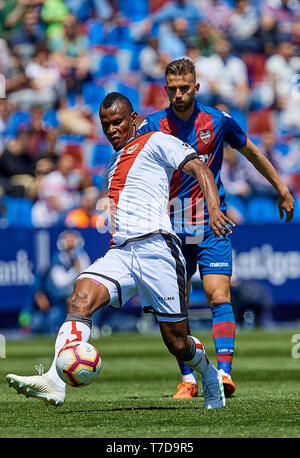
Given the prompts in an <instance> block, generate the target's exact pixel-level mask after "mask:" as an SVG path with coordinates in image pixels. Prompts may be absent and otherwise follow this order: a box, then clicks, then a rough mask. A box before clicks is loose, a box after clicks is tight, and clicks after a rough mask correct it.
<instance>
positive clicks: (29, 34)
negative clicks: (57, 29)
mask: <svg viewBox="0 0 300 458" xmlns="http://www.w3.org/2000/svg"><path fill="white" fill-rule="evenodd" d="M45 37H46V35H45V31H44V28H43V27H42V26H41V25H40V23H39V14H38V12H37V10H31V9H29V10H26V11H25V13H24V15H23V21H22V26H21V28H20V30H19V31H17V32H15V33H14V34H13V35H12V37H11V39H10V42H9V43H10V46H11V48H12V49H13V50H14V52H15V53H17V54H18V55H19V56H21V58H22V60H23V61H25V60H27V59H28V58H30V57H32V56H33V55H34V54H35V48H36V47H37V46H38V45H39V44H40V43H43V42H44V40H45Z"/></svg>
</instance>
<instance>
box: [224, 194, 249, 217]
mask: <svg viewBox="0 0 300 458" xmlns="http://www.w3.org/2000/svg"><path fill="white" fill-rule="evenodd" d="M226 203H227V206H228V207H229V208H230V207H231V208H232V213H235V212H237V213H238V215H237V216H238V218H240V222H241V223H243V222H245V221H246V204H245V201H244V200H243V198H242V197H239V196H235V195H232V194H228V195H227V196H226ZM233 219H234V218H233Z"/></svg>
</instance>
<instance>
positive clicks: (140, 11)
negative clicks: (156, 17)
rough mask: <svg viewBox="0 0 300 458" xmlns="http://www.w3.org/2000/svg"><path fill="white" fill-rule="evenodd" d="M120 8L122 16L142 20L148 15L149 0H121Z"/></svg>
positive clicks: (135, 20)
mask: <svg viewBox="0 0 300 458" xmlns="http://www.w3.org/2000/svg"><path fill="white" fill-rule="evenodd" d="M118 6H119V9H120V12H121V14H122V16H124V17H127V18H130V19H131V20H132V21H134V22H137V21H142V20H143V19H145V18H146V17H147V16H148V13H149V2H148V0H139V1H138V2H134V1H128V0H119V5H118Z"/></svg>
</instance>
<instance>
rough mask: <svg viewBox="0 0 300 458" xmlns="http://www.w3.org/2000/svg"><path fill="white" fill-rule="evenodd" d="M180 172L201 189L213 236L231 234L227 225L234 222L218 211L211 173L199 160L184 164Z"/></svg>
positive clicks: (215, 187)
mask: <svg viewBox="0 0 300 458" xmlns="http://www.w3.org/2000/svg"><path fill="white" fill-rule="evenodd" d="M182 171H183V172H185V173H187V174H188V175H191V176H192V177H194V178H196V180H197V181H198V183H199V186H200V188H201V189H202V192H203V195H204V198H205V201H206V205H207V210H208V214H209V226H210V228H211V230H212V231H213V233H214V234H215V236H217V237H222V236H224V237H226V235H227V234H231V233H232V229H231V227H230V226H229V225H231V226H235V224H234V222H233V221H232V220H231V219H229V218H227V216H226V215H224V213H223V212H222V211H221V210H220V198H219V193H218V189H217V186H216V183H215V180H214V176H213V173H212V171H211V170H210V169H209V167H207V165H205V164H203V162H202V161H201V160H200V159H198V158H197V159H192V160H190V161H188V162H187V163H186V164H184V166H183V168H182Z"/></svg>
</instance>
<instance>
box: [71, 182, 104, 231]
mask: <svg viewBox="0 0 300 458" xmlns="http://www.w3.org/2000/svg"><path fill="white" fill-rule="evenodd" d="M99 197H100V193H99V190H98V189H97V188H95V187H88V188H86V189H84V191H83V193H82V196H81V202H80V206H79V207H77V208H75V209H73V210H70V211H69V213H67V216H66V218H65V225H66V226H67V227H76V228H87V227H99V225H100V227H102V226H104V218H103V217H102V216H101V215H100V214H99V213H98V212H97V211H96V205H97V201H98V199H99Z"/></svg>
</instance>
